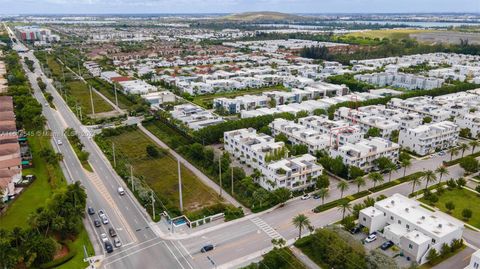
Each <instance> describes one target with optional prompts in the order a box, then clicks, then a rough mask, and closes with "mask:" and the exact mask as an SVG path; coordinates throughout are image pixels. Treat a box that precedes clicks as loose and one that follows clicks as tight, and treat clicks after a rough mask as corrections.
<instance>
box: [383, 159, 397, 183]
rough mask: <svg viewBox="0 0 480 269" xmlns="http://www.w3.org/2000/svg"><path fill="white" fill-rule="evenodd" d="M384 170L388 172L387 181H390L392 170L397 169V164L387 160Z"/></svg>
mask: <svg viewBox="0 0 480 269" xmlns="http://www.w3.org/2000/svg"><path fill="white" fill-rule="evenodd" d="M385 170H386V171H387V172H388V182H390V181H391V180H392V172H393V171H395V170H397V165H396V164H394V163H393V162H389V163H388V164H387V167H385Z"/></svg>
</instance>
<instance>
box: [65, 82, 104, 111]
mask: <svg viewBox="0 0 480 269" xmlns="http://www.w3.org/2000/svg"><path fill="white" fill-rule="evenodd" d="M67 87H68V89H67V95H69V96H70V97H73V98H74V99H75V100H76V101H77V102H78V104H79V105H80V106H82V112H83V113H86V114H92V105H91V101H90V91H89V89H88V86H87V85H86V84H85V83H83V82H82V81H80V80H76V81H69V82H67ZM92 99H93V105H94V107H95V113H101V112H108V111H112V110H113V107H112V106H111V105H110V104H109V103H107V102H106V101H105V100H104V99H103V98H102V97H100V95H98V94H96V93H95V92H93V91H92Z"/></svg>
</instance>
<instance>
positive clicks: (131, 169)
mask: <svg viewBox="0 0 480 269" xmlns="http://www.w3.org/2000/svg"><path fill="white" fill-rule="evenodd" d="M130 181H131V182H132V192H135V185H134V184H133V166H132V165H130Z"/></svg>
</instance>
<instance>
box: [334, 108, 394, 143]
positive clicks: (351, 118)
mask: <svg viewBox="0 0 480 269" xmlns="http://www.w3.org/2000/svg"><path fill="white" fill-rule="evenodd" d="M334 119H335V120H344V121H347V122H350V123H353V124H357V125H358V126H360V129H361V131H362V132H363V133H367V132H368V130H370V129H372V128H377V129H378V130H380V136H381V137H383V138H389V137H390V135H391V134H392V132H393V131H395V130H399V129H400V124H399V123H397V122H395V121H393V120H391V119H388V118H385V117H382V116H377V115H372V113H370V112H365V111H362V110H353V109H350V108H348V107H340V108H338V109H337V110H336V111H335V114H334Z"/></svg>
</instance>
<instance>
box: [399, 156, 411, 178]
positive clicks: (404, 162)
mask: <svg viewBox="0 0 480 269" xmlns="http://www.w3.org/2000/svg"><path fill="white" fill-rule="evenodd" d="M400 166H401V167H403V176H405V175H406V173H407V168H408V167H410V166H412V161H411V160H410V159H403V160H401V161H400Z"/></svg>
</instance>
